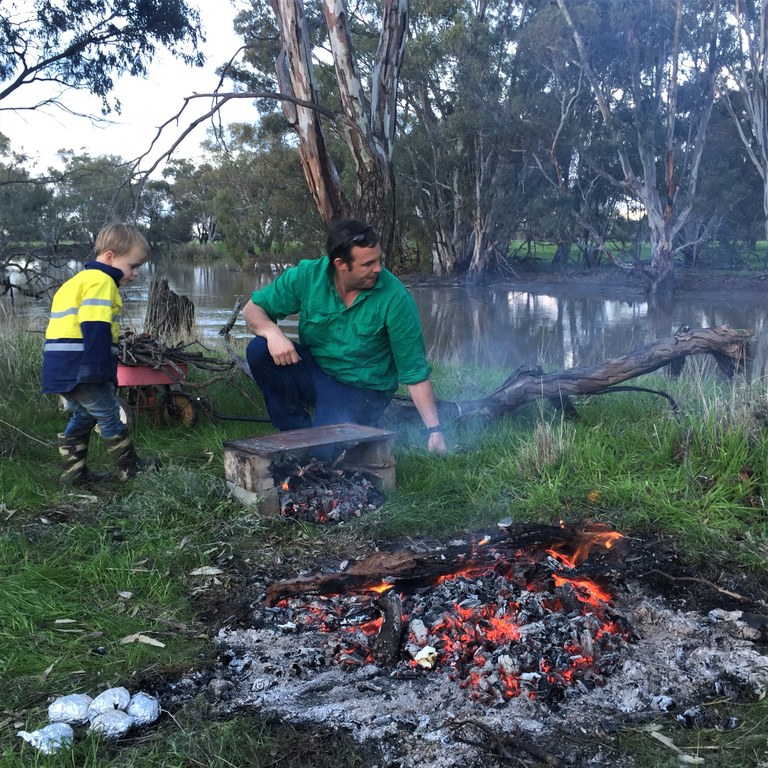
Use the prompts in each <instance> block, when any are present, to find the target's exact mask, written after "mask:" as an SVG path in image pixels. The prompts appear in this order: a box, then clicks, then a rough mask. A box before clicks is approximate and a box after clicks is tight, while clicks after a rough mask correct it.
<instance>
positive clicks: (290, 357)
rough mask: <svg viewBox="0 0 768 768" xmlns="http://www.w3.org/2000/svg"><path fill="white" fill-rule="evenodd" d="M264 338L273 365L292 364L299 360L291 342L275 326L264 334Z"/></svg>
mask: <svg viewBox="0 0 768 768" xmlns="http://www.w3.org/2000/svg"><path fill="white" fill-rule="evenodd" d="M264 338H265V339H266V340H267V349H268V350H269V354H270V355H271V356H272V359H273V360H274V361H275V365H293V363H298V362H299V361H300V360H301V358H300V357H299V354H298V352H296V347H294V345H293V342H292V341H291V340H290V339H289V338H288V337H287V336H286V335H285V334H284V333H283V332H282V331H281V330H280V329H279V328H277V326H275V330H273V331H269V332H268V335H267V334H265V336H264Z"/></svg>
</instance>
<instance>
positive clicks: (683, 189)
mask: <svg viewBox="0 0 768 768" xmlns="http://www.w3.org/2000/svg"><path fill="white" fill-rule="evenodd" d="M556 2H557V8H558V9H559V11H560V14H561V16H562V18H563V19H564V21H565V23H566V25H567V27H568V29H569V30H570V32H571V38H572V44H571V45H570V46H569V50H568V51H566V52H565V53H566V56H568V57H569V58H571V59H572V60H573V61H574V62H576V63H577V64H578V66H579V67H580V68H581V70H582V71H583V73H584V77H585V78H586V80H587V82H588V83H589V86H590V90H591V93H592V97H593V98H594V99H595V102H596V104H597V107H598V109H599V112H600V118H601V123H602V124H601V129H602V130H603V131H605V135H606V138H607V140H608V141H610V142H611V143H612V144H613V146H614V148H615V152H616V156H617V158H618V161H619V164H620V167H621V172H620V174H618V175H612V176H613V181H614V182H615V183H616V184H619V185H621V187H622V188H623V189H624V190H625V191H626V194H627V195H629V196H630V197H632V198H634V199H635V200H637V201H638V202H639V203H640V204H641V205H642V206H643V208H644V210H645V213H646V215H647V220H648V226H649V234H650V241H651V259H650V262H649V263H648V264H645V265H643V266H642V269H643V271H644V272H645V273H646V274H647V275H648V278H649V288H650V290H651V292H652V293H654V294H662V293H668V292H670V291H671V290H672V288H673V287H674V256H675V253H676V252H677V251H678V250H679V249H680V248H684V247H685V243H682V242H680V237H679V236H680V233H681V231H682V229H683V227H684V225H685V223H686V221H687V219H688V217H689V216H690V214H691V210H692V205H693V200H694V199H695V196H696V184H697V181H698V174H699V169H700V161H701V154H702V151H703V147H704V139H705V136H706V131H707V125H708V122H709V118H710V115H711V111H712V104H713V100H714V83H715V76H716V73H717V69H718V66H719V60H718V40H719V34H720V5H719V0H715V1H714V2H710V0H685V2H684V0H556ZM553 22H554V18H553ZM616 263H619V264H620V265H622V266H625V267H627V268H631V266H632V265H629V264H625V263H624V262H623V261H619V260H616Z"/></svg>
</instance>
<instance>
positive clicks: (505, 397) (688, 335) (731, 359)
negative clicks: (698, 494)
mask: <svg viewBox="0 0 768 768" xmlns="http://www.w3.org/2000/svg"><path fill="white" fill-rule="evenodd" d="M751 337H752V332H751V331H746V330H735V329H733V328H728V327H727V326H718V327H716V328H696V329H691V328H688V327H687V326H683V327H682V328H680V330H678V331H677V332H676V333H675V334H674V335H673V336H669V337H667V338H664V339H658V340H656V341H653V342H651V343H650V344H646V345H645V346H644V347H640V348H639V349H636V350H634V351H633V352H629V353H628V354H626V355H623V356H622V357H616V358H613V359H612V360H606V361H605V362H602V363H598V364H597V365H593V366H587V367H582V368H571V369H568V370H564V371H557V372H554V373H544V371H543V370H542V369H541V368H539V367H531V368H519V369H518V370H516V371H515V372H514V373H512V375H511V376H510V377H509V378H508V379H507V380H506V381H505V382H504V383H503V384H502V385H501V386H500V387H499V388H498V389H497V390H496V391H495V392H492V393H491V394H490V395H488V396H487V397H484V398H482V399H481V400H463V401H460V402H449V401H441V402H439V403H438V408H439V411H440V416H441V418H442V419H444V420H449V419H458V418H463V417H467V416H473V415H477V414H488V415H491V416H499V415H501V414H503V413H508V412H510V411H513V410H515V409H517V408H520V407H522V406H523V405H526V404H528V403H531V402H533V401H535V400H538V399H540V398H547V399H548V400H550V401H551V402H553V403H554V404H556V405H557V406H559V407H562V408H564V409H566V410H567V411H568V412H570V413H571V414H573V413H574V408H573V404H572V402H571V400H570V398H571V397H573V396H577V395H602V394H607V393H609V392H616V391H621V390H622V389H623V388H622V387H619V386H617V385H619V384H621V383H622V382H624V381H628V380H629V379H634V378H637V377H638V376H643V375H645V374H646V373H652V372H653V371H656V370H658V369H659V368H663V367H664V366H669V367H670V370H671V371H672V372H673V373H674V375H678V374H679V373H680V372H681V371H682V369H683V366H684V364H685V360H686V358H687V357H689V356H691V355H702V354H706V355H711V356H712V358H713V359H714V360H715V362H716V363H717V366H718V367H719V368H720V370H721V371H723V373H725V375H726V376H729V377H732V376H733V375H735V374H736V373H748V372H749V364H750V362H751V356H750V349H749V339H750V338H751ZM628 389H629V388H628ZM634 389H637V390H639V391H646V392H653V393H654V394H658V395H661V396H663V397H666V398H667V399H669V400H670V402H672V404H673V406H674V407H676V404H675V403H674V401H672V399H671V398H670V397H669V395H667V394H666V393H664V392H660V391H658V390H648V389H641V388H639V387H635V388H634ZM398 405H399V406H400V407H401V408H402V409H406V408H407V409H410V407H411V405H410V404H409V403H408V402H407V401H406V402H405V403H403V401H401V400H400V401H398Z"/></svg>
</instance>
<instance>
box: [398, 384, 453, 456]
mask: <svg viewBox="0 0 768 768" xmlns="http://www.w3.org/2000/svg"><path fill="white" fill-rule="evenodd" d="M407 386H408V394H410V396H411V400H413V404H414V405H415V406H416V410H417V411H418V412H419V416H421V420H422V421H423V422H424V426H425V427H426V428H427V432H428V434H429V438H428V440H427V446H428V447H429V450H430V451H441V452H442V451H445V450H447V449H446V444H445V436H444V435H443V432H442V430H436V429H435V428H436V427H439V426H440V416H439V415H438V413H437V400H436V399H435V391H434V390H433V389H432V382H431V381H430V380H429V379H425V380H424V381H420V382H419V383H418V384H408V385H407Z"/></svg>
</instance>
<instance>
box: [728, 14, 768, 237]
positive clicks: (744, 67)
mask: <svg viewBox="0 0 768 768" xmlns="http://www.w3.org/2000/svg"><path fill="white" fill-rule="evenodd" d="M725 6H726V8H727V9H728V10H729V11H731V14H730V15H729V17H728V18H729V20H730V22H731V25H732V26H733V27H734V28H735V30H734V31H735V34H734V35H733V38H732V44H733V48H734V55H732V56H730V57H729V58H728V59H727V62H726V68H727V76H726V77H725V78H723V81H722V84H721V95H722V101H723V104H724V105H725V106H726V107H727V108H728V111H729V112H730V114H731V117H732V118H733V122H734V125H735V127H736V130H737V131H738V134H739V137H740V138H741V141H742V143H743V145H744V148H745V150H746V152H747V156H748V157H749V159H750V161H751V162H752V164H753V165H754V167H755V168H756V169H757V172H758V173H759V174H760V178H761V179H762V181H763V189H762V198H763V215H764V219H765V221H764V227H765V230H764V232H765V239H766V240H768V1H767V0H726V3H725Z"/></svg>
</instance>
